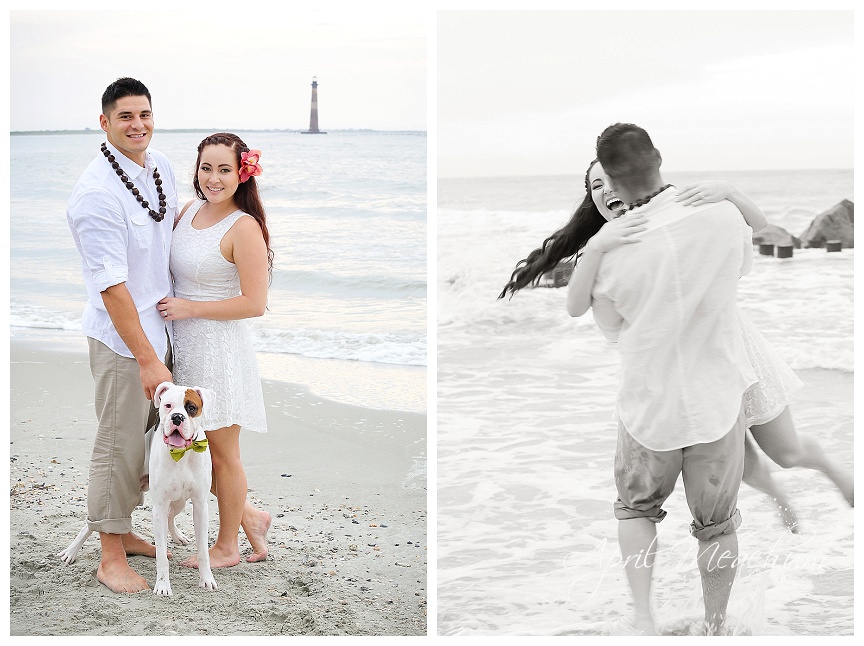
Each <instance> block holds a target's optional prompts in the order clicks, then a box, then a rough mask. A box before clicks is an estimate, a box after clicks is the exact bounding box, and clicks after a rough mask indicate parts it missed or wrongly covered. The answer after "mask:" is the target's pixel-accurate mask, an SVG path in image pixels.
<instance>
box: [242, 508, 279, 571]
mask: <svg viewBox="0 0 864 646" xmlns="http://www.w3.org/2000/svg"><path fill="white" fill-rule="evenodd" d="M272 522H273V517H272V516H271V515H270V514H269V513H268V512H266V511H264V510H263V509H262V510H256V515H255V518H254V520H253V521H252V522H251V523H247V524H246V525H245V526H244V527H243V530H244V531H245V532H246V538H247V539H249V544H250V545H251V546H252V554H250V555H249V556H247V557H246V562H247V563H257V562H259V561H263V560H265V559H266V558H267V532H268V531H269V530H270V524H271V523H272Z"/></svg>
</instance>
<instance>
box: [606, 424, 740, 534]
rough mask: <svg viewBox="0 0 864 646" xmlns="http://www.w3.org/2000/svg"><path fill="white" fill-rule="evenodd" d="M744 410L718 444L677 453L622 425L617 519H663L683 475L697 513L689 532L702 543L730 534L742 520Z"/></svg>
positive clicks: (692, 509)
mask: <svg viewBox="0 0 864 646" xmlns="http://www.w3.org/2000/svg"><path fill="white" fill-rule="evenodd" d="M746 428H747V427H746V422H745V419H744V413H743V410H742V411H741V412H740V413H739V415H738V419H737V420H735V425H734V426H733V427H732V428H731V429H730V431H729V432H728V433H727V434H726V435H724V436H723V437H722V438H720V439H719V440H717V441H716V442H710V443H707V444H694V445H693V446H688V447H685V448H683V449H675V450H673V451H652V450H651V449H647V448H645V447H644V446H642V445H641V444H639V442H637V441H636V440H635V439H633V436H632V435H630V434H629V433H628V432H627V429H625V428H624V426H623V425H622V424H621V423H620V422H619V423H618V448H617V450H616V452H615V485H616V487H617V489H618V500H616V501H615V506H614V507H615V518H617V519H618V520H627V519H630V518H648V519H649V520H651V521H654V522H655V523H659V522H660V521H661V520H663V518H664V517H665V516H666V511H665V510H663V508H662V506H663V503H664V502H665V501H666V499H667V498H668V497H669V495H670V494H671V493H672V490H673V489H674V487H675V483H676V481H677V480H678V476H679V475H681V476H682V478H683V480H684V494H685V496H686V498H687V505H688V506H689V507H690V513H691V514H692V516H693V522H692V523H691V524H690V534H692V535H693V536H695V537H696V538H698V539H699V540H702V541H707V540H712V539H714V538H716V537H717V536H720V535H721V534H731V533H733V532H734V531H735V530H736V529H737V528H738V526H739V525H740V524H741V514H740V512H739V511H738V487H739V486H740V485H741V475H742V473H743V471H744V432H745V430H746Z"/></svg>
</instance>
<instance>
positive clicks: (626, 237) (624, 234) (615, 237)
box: [587, 214, 647, 253]
mask: <svg viewBox="0 0 864 646" xmlns="http://www.w3.org/2000/svg"><path fill="white" fill-rule="evenodd" d="M645 222H647V220H646V219H645V216H643V215H636V216H632V217H631V216H628V215H626V214H625V215H622V216H620V217H618V218H615V219H614V220H609V222H607V223H606V224H604V225H603V226H602V227H600V230H599V231H598V232H597V233H595V234H594V235H593V236H592V237H591V239H590V240H589V241H588V245H587V246H590V248H591V249H593V250H594V251H597V252H599V253H606V252H607V251H612V249H617V248H618V247H620V246H621V245H625V244H633V243H634V242H640V241H641V240H640V238H638V237H634V236H633V234H634V233H639V232H641V231H644V230H645V229H646V227H645Z"/></svg>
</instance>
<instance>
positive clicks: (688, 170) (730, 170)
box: [437, 166, 855, 180]
mask: <svg viewBox="0 0 864 646" xmlns="http://www.w3.org/2000/svg"><path fill="white" fill-rule="evenodd" d="M838 170H839V171H850V172H854V170H855V168H854V167H852V166H849V167H839V166H831V167H830V168H829V167H824V168H813V167H810V168H807V167H803V166H801V167H797V166H796V167H795V168H779V167H772V168H709V169H705V168H695V169H691V168H686V169H685V168H677V169H666V170H665V171H664V174H665V173H671V174H675V173H760V172H764V171H770V172H777V171H802V172H803V171H838ZM536 177H573V173H564V172H556V173H543V174H540V175H538V174H536V173H532V174H509V175H438V176H437V179H439V180H442V179H443V180H451V179H452V180H463V179H472V180H473V179H516V178H519V179H523V178H525V179H527V178H536Z"/></svg>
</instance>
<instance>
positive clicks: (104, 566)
mask: <svg viewBox="0 0 864 646" xmlns="http://www.w3.org/2000/svg"><path fill="white" fill-rule="evenodd" d="M96 578H97V579H98V580H99V583H102V584H103V585H105V586H107V587H108V589H109V590H111V591H112V592H127V593H133V592H141V591H142V590H149V589H150V586H148V585H147V580H146V579H145V578H144V577H143V576H141V575H140V574H138V573H137V572H136V571H135V570H133V569H132V568H131V567H129V564H128V563H126V562H125V561H123V562H122V563H120V562H116V563H104V562H102V563H99V569H97V570H96Z"/></svg>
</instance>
